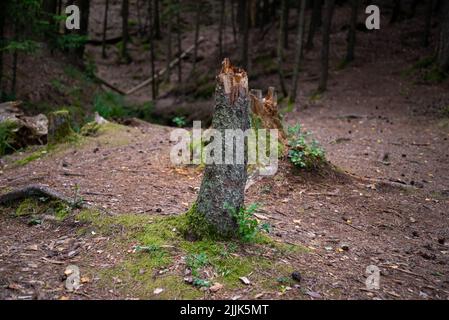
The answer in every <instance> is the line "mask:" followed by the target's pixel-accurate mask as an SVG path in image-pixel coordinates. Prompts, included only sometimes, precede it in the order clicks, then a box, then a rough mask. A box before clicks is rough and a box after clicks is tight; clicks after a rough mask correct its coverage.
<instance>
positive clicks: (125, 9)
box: [120, 0, 131, 63]
mask: <svg viewBox="0 0 449 320" xmlns="http://www.w3.org/2000/svg"><path fill="white" fill-rule="evenodd" d="M128 16H129V0H122V48H121V52H120V56H121V58H122V59H123V61H124V62H125V63H129V62H130V61H131V58H130V56H129V53H128V41H129V32H128Z"/></svg>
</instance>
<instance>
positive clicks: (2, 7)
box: [0, 1, 6, 101]
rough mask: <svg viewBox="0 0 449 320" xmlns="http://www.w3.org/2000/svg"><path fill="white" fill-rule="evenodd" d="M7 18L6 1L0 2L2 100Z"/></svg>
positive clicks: (1, 94) (0, 84)
mask: <svg viewBox="0 0 449 320" xmlns="http://www.w3.org/2000/svg"><path fill="white" fill-rule="evenodd" d="M5 20H6V3H5V2H4V1H1V2H0V101H2V96H3V90H2V80H3V50H2V49H3V47H4V45H5Z"/></svg>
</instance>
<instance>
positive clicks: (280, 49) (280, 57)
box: [277, 0, 288, 97]
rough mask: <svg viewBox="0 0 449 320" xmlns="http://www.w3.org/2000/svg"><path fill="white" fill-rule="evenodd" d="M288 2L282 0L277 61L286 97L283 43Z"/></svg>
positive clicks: (283, 93) (280, 82) (281, 84)
mask: <svg viewBox="0 0 449 320" xmlns="http://www.w3.org/2000/svg"><path fill="white" fill-rule="evenodd" d="M286 2H287V0H281V13H280V17H281V19H280V22H279V38H278V45H277V61H278V74H279V84H280V86H281V91H282V95H283V96H284V97H286V96H287V95H288V92H287V88H286V86H285V80H284V79H285V77H284V71H283V69H282V67H283V60H284V50H283V48H284V46H283V45H282V42H283V39H284V30H285V29H284V27H283V26H284V18H285V14H284V10H286Z"/></svg>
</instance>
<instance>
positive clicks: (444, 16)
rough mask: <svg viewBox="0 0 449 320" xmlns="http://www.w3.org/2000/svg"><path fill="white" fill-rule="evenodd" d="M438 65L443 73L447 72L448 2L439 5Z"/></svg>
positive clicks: (448, 48)
mask: <svg viewBox="0 0 449 320" xmlns="http://www.w3.org/2000/svg"><path fill="white" fill-rule="evenodd" d="M438 65H439V67H440V70H441V71H443V72H449V1H441V3H440V43H439V49H438Z"/></svg>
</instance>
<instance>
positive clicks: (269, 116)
mask: <svg viewBox="0 0 449 320" xmlns="http://www.w3.org/2000/svg"><path fill="white" fill-rule="evenodd" d="M250 97H251V111H252V113H253V115H254V116H256V117H257V118H258V119H260V121H261V122H262V123H261V124H262V127H263V128H265V129H277V130H279V140H280V141H281V142H282V143H283V144H284V145H286V144H287V135H286V134H285V130H284V126H283V125H282V120H281V117H280V115H279V112H278V106H277V95H276V92H275V89H274V87H269V88H268V92H267V95H266V96H265V97H264V98H262V91H261V90H251V94H250Z"/></svg>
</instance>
